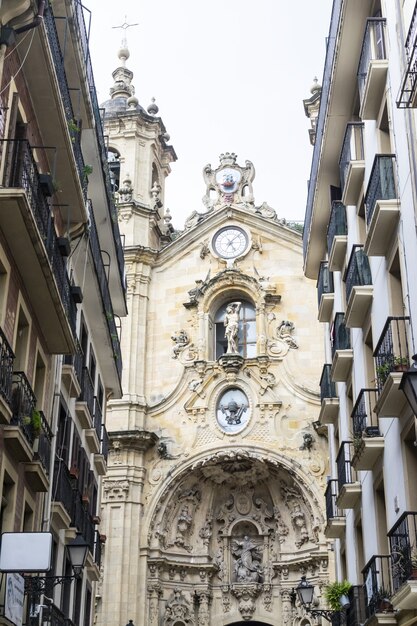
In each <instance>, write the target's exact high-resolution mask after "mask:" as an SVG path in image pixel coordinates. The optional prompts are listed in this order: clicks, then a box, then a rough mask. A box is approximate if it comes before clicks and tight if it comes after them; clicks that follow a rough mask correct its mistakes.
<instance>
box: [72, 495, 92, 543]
mask: <svg viewBox="0 0 417 626" xmlns="http://www.w3.org/2000/svg"><path fill="white" fill-rule="evenodd" d="M73 495H74V498H73V506H72V515H71V526H74V527H75V528H76V529H77V531H78V532H79V533H81V534H82V536H83V537H84V539H85V540H86V542H87V543H88V545H89V548H90V552H91V554H93V553H94V539H95V528H94V522H93V519H92V517H91V515H90V513H89V511H88V509H87V508H86V505H85V504H84V500H83V498H82V496H81V494H80V492H79V491H78V490H77V489H75V490H74V494H73Z"/></svg>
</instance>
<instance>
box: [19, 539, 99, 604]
mask: <svg viewBox="0 0 417 626" xmlns="http://www.w3.org/2000/svg"><path fill="white" fill-rule="evenodd" d="M88 548H89V544H88V543H87V542H86V541H85V539H84V538H83V537H82V535H81V534H80V533H77V535H76V536H75V537H74V539H72V540H71V541H70V542H69V543H68V544H67V545H66V551H67V555H68V560H69V562H70V563H71V567H72V571H73V572H74V573H73V575H72V576H25V592H26V593H27V594H29V595H32V596H36V595H39V594H41V593H45V591H46V590H48V589H50V588H51V587H55V586H56V585H62V584H63V583H65V582H68V581H70V580H74V579H78V578H80V577H81V575H82V571H83V569H84V565H85V561H86V559H87V554H88Z"/></svg>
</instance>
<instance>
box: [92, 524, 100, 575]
mask: <svg viewBox="0 0 417 626" xmlns="http://www.w3.org/2000/svg"><path fill="white" fill-rule="evenodd" d="M93 558H94V562H95V564H96V565H97V567H100V565H101V541H100V533H99V532H98V530H96V531H95V537H94V553H93Z"/></svg>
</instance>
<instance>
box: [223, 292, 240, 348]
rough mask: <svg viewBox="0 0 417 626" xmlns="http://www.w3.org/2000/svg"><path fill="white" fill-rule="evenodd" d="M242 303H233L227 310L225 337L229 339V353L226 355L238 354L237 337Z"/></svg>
mask: <svg viewBox="0 0 417 626" xmlns="http://www.w3.org/2000/svg"><path fill="white" fill-rule="evenodd" d="M241 306H242V303H241V302H232V303H231V304H229V305H228V307H227V309H226V315H225V317H224V326H225V331H224V334H225V337H226V339H227V352H226V354H237V353H238V349H237V335H238V331H239V312H240V307H241Z"/></svg>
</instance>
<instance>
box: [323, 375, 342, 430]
mask: <svg viewBox="0 0 417 626" xmlns="http://www.w3.org/2000/svg"><path fill="white" fill-rule="evenodd" d="M331 368H332V366H331V363H326V364H325V365H323V371H322V373H321V378H320V399H321V408H320V415H319V421H320V424H335V423H336V422H337V417H338V415H339V398H338V396H337V393H336V385H335V384H334V382H333V381H332V379H331V376H330V371H331Z"/></svg>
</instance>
